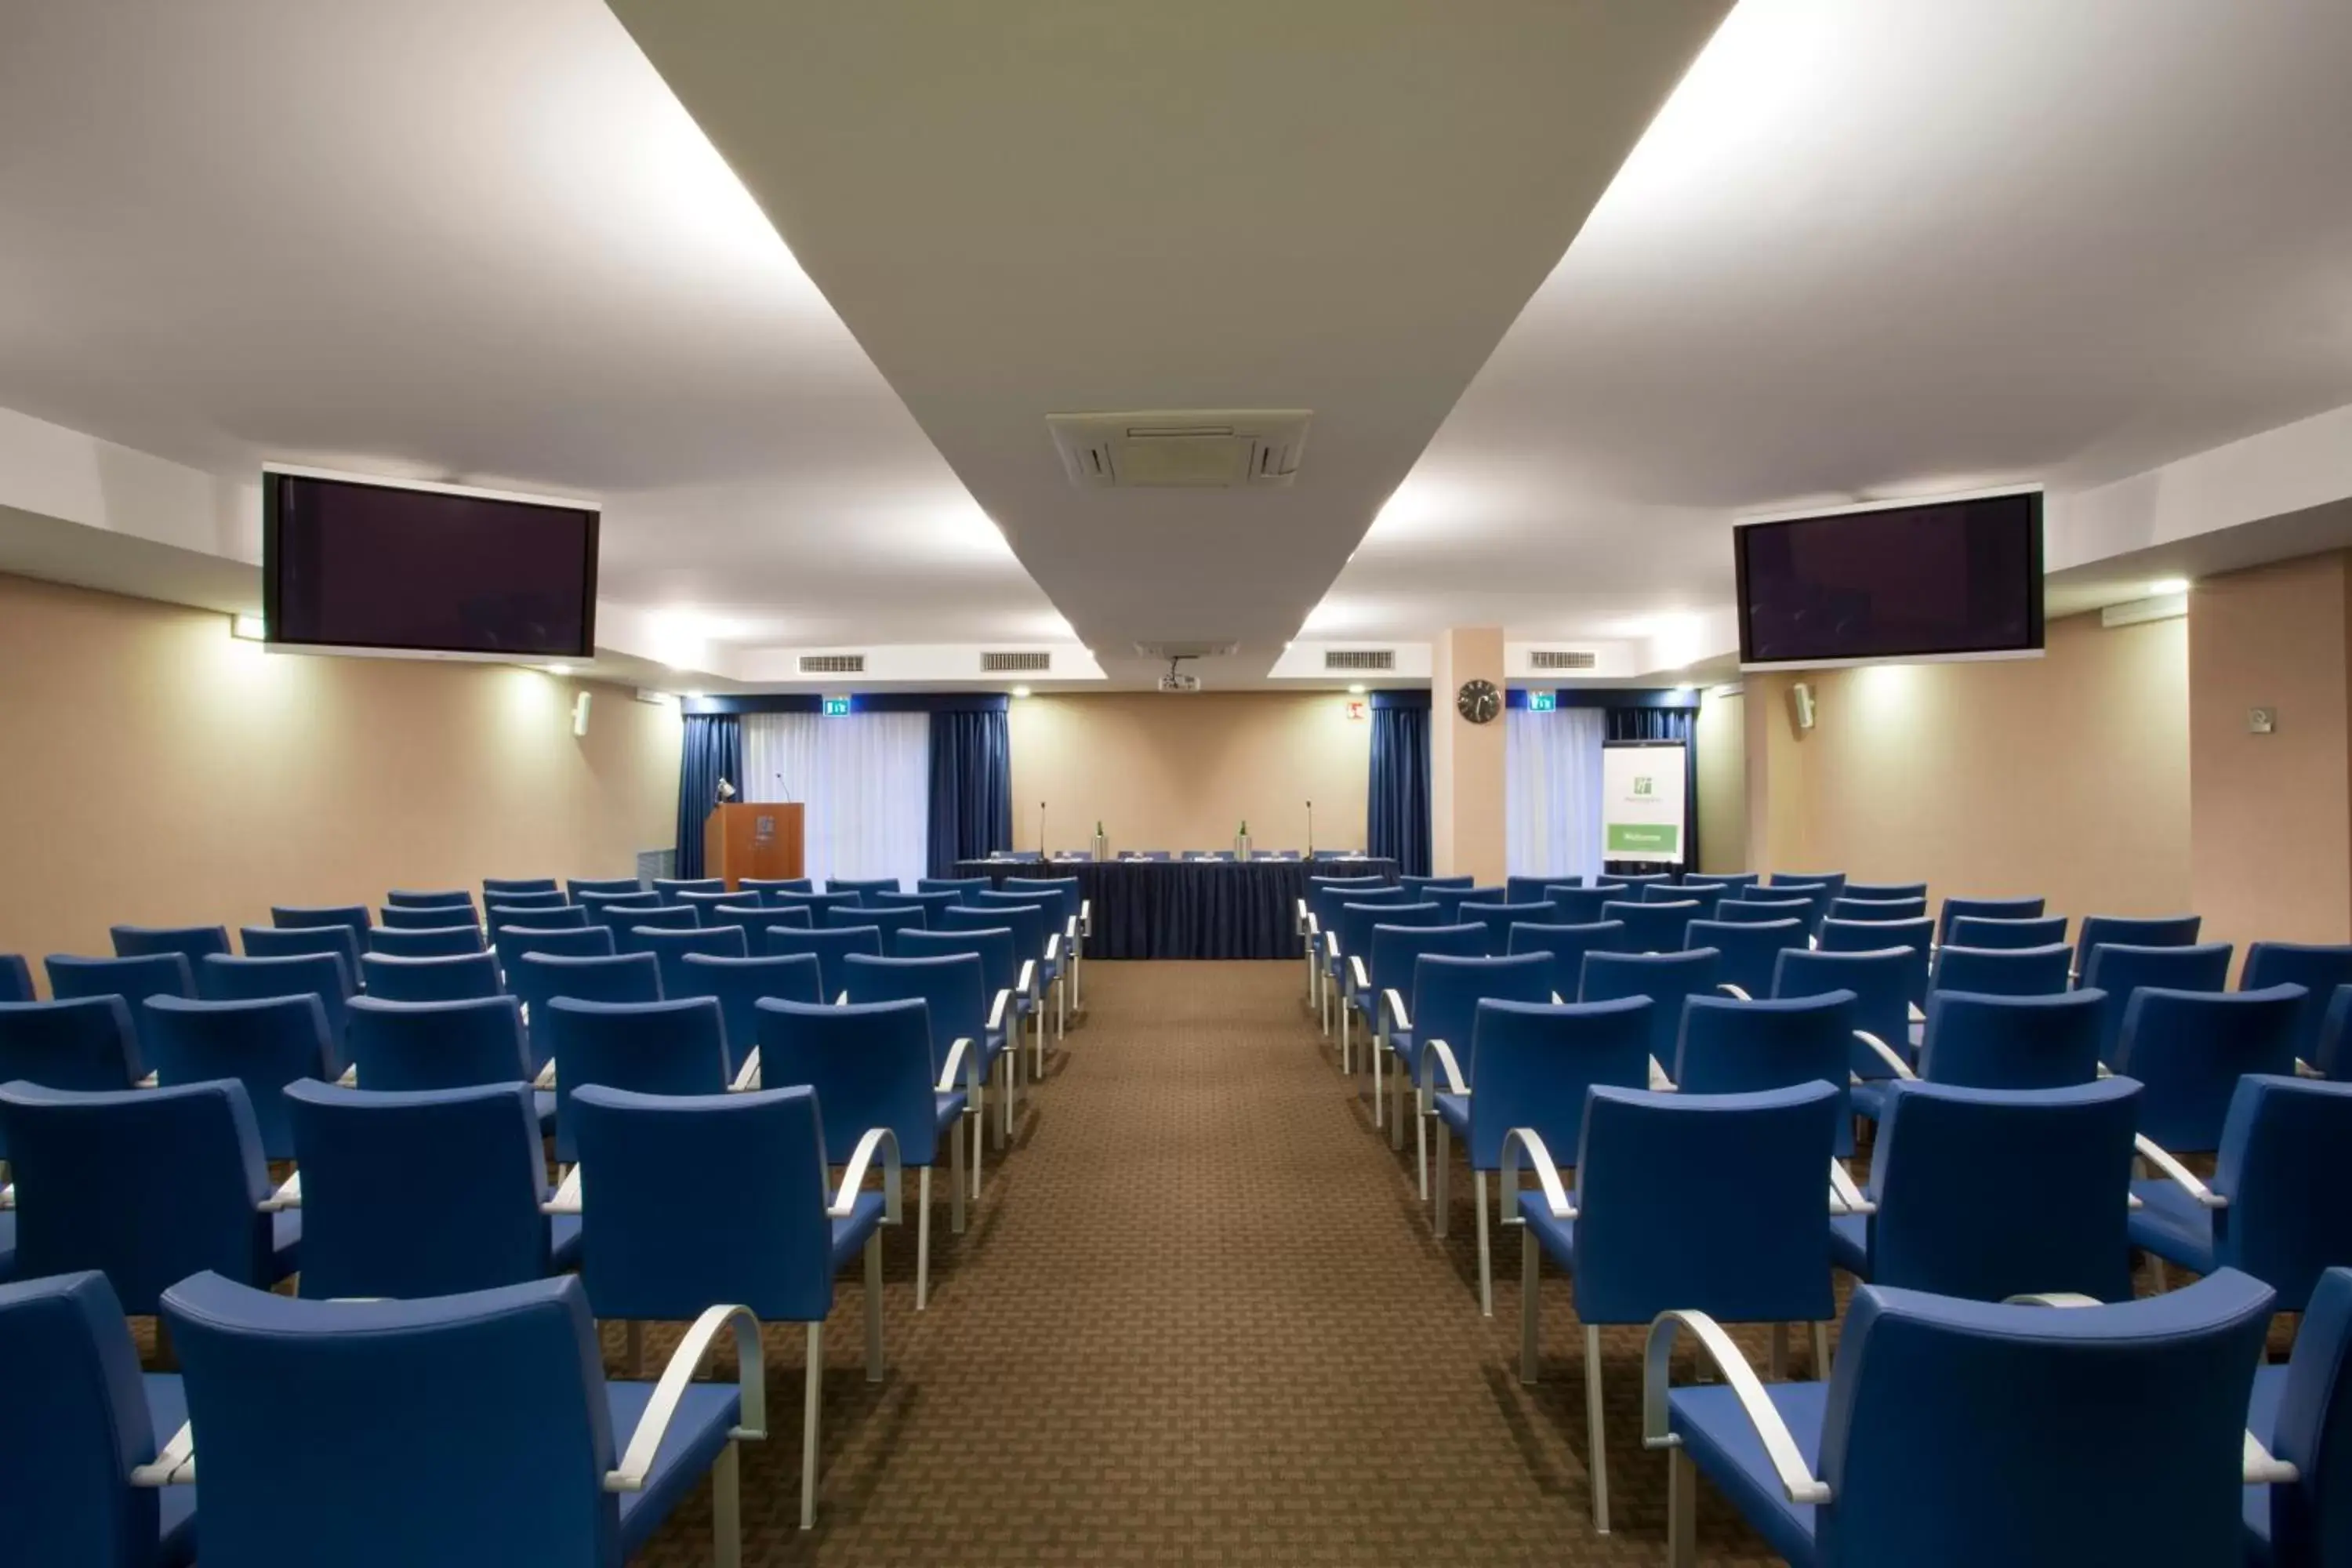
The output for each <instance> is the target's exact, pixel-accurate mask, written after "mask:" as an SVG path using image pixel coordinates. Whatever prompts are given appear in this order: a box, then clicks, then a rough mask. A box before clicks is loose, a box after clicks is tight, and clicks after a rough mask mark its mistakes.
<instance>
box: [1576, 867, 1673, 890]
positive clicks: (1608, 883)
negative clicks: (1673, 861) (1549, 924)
mask: <svg viewBox="0 0 2352 1568" xmlns="http://www.w3.org/2000/svg"><path fill="white" fill-rule="evenodd" d="M1673 880H1674V876H1673V874H1672V873H1671V872H1666V871H1601V872H1598V873H1593V874H1589V875H1587V876H1586V877H1585V879H1584V885H1585V886H1586V887H1588V888H1641V887H1647V886H1648V885H1649V884H1651V883H1653V882H1671V881H1673Z"/></svg>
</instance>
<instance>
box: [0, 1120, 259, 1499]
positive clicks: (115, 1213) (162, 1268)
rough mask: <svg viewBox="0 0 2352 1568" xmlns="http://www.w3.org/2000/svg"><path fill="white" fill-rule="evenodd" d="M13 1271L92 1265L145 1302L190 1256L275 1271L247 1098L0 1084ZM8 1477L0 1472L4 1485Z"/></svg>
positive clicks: (118, 1289)
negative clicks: (12, 1207)
mask: <svg viewBox="0 0 2352 1568" xmlns="http://www.w3.org/2000/svg"><path fill="white" fill-rule="evenodd" d="M0 1135H5V1138H6V1140H7V1144H8V1163H9V1168H10V1172H11V1173H12V1174H13V1176H14V1178H15V1180H16V1274H17V1276H18V1277H20V1278H24V1279H31V1278H34V1277H36V1276H38V1275H43V1274H69V1273H72V1272H74V1271H76V1270H78V1269H83V1268H95V1269H97V1270H99V1271H100V1273H103V1274H104V1275H105V1276H106V1280H107V1283H108V1284H110V1285H111V1286H113V1287H114V1293H115V1294H116V1295H117V1296H119V1297H121V1299H122V1310H124V1311H126V1312H137V1313H142V1314H143V1313H149V1312H152V1311H154V1310H155V1302H156V1300H157V1299H158V1298H159V1297H161V1296H162V1295H163V1290H164V1289H165V1287H167V1286H169V1285H170V1284H171V1283H172V1281H173V1280H174V1279H185V1278H186V1277H187V1276H189V1275H190V1274H193V1273H194V1272H195V1271H196V1270H198V1269H200V1268H213V1269H217V1270H219V1271H220V1272H221V1273H224V1274H231V1275H234V1276H236V1278H238V1279H249V1280H252V1281H254V1282H255V1283H257V1284H260V1285H268V1284H271V1283H273V1282H275V1280H276V1279H277V1270H276V1268H274V1267H273V1265H272V1264H271V1261H270V1237H271V1224H270V1221H271V1217H272V1216H270V1215H266V1214H264V1213H262V1212H261V1210H260V1206H259V1205H260V1204H261V1201H262V1200H263V1199H264V1198H266V1197H268V1195H269V1173H268V1168H267V1167H266V1166H265V1165H264V1164H263V1163H262V1152H261V1138H260V1135H259V1134H258V1133H257V1132H256V1131H254V1121H253V1107H252V1102H251V1101H250V1100H247V1098H246V1093H245V1086H244V1085H243V1084H241V1083H238V1082H237V1081H236V1079H221V1080H218V1081H215V1082H212V1083H194V1084H185V1085H182V1086H180V1087H177V1088H171V1087H166V1088H163V1089H114V1090H110V1091H108V1092H104V1093H80V1092H78V1091H76V1090H73V1089H42V1088H38V1087H37V1086H35V1085H33V1084H29V1083H10V1084H5V1085H0ZM14 1484H15V1483H14V1482H13V1481H12V1482H11V1486H12V1488H13V1486H14Z"/></svg>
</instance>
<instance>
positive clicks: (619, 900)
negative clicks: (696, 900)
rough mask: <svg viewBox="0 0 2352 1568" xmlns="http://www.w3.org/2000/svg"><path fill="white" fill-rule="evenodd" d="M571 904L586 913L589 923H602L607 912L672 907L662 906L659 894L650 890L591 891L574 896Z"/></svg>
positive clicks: (668, 906)
mask: <svg viewBox="0 0 2352 1568" xmlns="http://www.w3.org/2000/svg"><path fill="white" fill-rule="evenodd" d="M572 903H573V904H574V905H576V906H578V907H579V908H581V909H583V910H587V911H588V918H589V919H590V920H591V921H602V920H604V912H605V911H606V910H658V909H667V908H671V907H672V906H670V905H667V904H664V903H663V902H662V898H661V895H660V894H659V893H656V892H655V891H654V890H653V889H651V888H639V889H634V890H632V891H630V892H625V893H600V892H596V891H595V890H593V889H590V890H588V891H586V892H583V893H579V894H575V895H574V896H573V898H572Z"/></svg>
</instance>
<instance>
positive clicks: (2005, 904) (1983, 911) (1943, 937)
mask: <svg viewBox="0 0 2352 1568" xmlns="http://www.w3.org/2000/svg"><path fill="white" fill-rule="evenodd" d="M1963 915H1980V916H1982V917H1983V918H1985V919H1987V920H1996V921H2027V920H2039V919H2041V917H2042V900H2040V899H1946V900H1944V901H1943V902H1942V903H1941V904H1938V905H1937V907H1936V945H1937V946H1938V947H1941V946H1942V945H1943V944H1944V943H1946V942H1949V941H1951V940H1952V922H1953V921H1956V920H1958V919H1959V918H1960V917H1961V916H1963Z"/></svg>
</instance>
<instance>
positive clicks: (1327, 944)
mask: <svg viewBox="0 0 2352 1568" xmlns="http://www.w3.org/2000/svg"><path fill="white" fill-rule="evenodd" d="M1323 951H1324V952H1328V953H1329V954H1330V955H1331V956H1332V957H1334V958H1338V957H1339V956H1340V952H1339V932H1338V931H1325V932H1324V933H1323Z"/></svg>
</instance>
